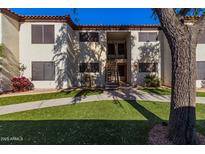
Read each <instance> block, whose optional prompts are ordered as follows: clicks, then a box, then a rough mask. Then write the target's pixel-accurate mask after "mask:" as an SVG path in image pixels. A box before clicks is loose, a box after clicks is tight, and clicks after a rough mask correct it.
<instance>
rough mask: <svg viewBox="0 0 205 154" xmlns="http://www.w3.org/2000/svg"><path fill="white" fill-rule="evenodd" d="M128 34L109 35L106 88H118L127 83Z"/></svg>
mask: <svg viewBox="0 0 205 154" xmlns="http://www.w3.org/2000/svg"><path fill="white" fill-rule="evenodd" d="M127 37H128V33H117V32H115V33H114V32H112V33H108V34H107V39H108V41H107V63H106V69H105V74H106V79H105V80H106V87H118V86H120V85H125V84H126V83H127V72H128V71H127Z"/></svg>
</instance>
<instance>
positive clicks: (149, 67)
mask: <svg viewBox="0 0 205 154" xmlns="http://www.w3.org/2000/svg"><path fill="white" fill-rule="evenodd" d="M157 66H158V64H157V63H139V72H157Z"/></svg>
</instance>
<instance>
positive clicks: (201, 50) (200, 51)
mask: <svg viewBox="0 0 205 154" xmlns="http://www.w3.org/2000/svg"><path fill="white" fill-rule="evenodd" d="M196 61H205V44H198V45H197V48H196ZM204 69H205V68H204ZM204 79H205V76H204ZM204 83H205V80H197V81H196V87H197V88H201V87H204Z"/></svg>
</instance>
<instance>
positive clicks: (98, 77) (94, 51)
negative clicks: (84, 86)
mask: <svg viewBox="0 0 205 154" xmlns="http://www.w3.org/2000/svg"><path fill="white" fill-rule="evenodd" d="M79 32H85V31H76V32H75V34H76V40H77V43H78V50H77V53H78V55H77V57H76V58H77V65H78V66H77V68H76V69H77V71H78V79H79V81H78V85H79V86H81V83H82V82H81V80H83V73H80V72H79V64H80V63H82V62H88V63H90V62H98V63H99V67H100V68H99V72H97V73H90V74H91V76H92V77H93V79H94V81H93V82H94V83H93V84H92V85H93V86H98V87H103V86H104V84H105V64H106V58H107V57H106V52H107V34H106V32H105V31H97V32H98V33H99V42H79ZM86 32H87V31H86ZM89 32H92V31H89ZM95 32H96V31H95Z"/></svg>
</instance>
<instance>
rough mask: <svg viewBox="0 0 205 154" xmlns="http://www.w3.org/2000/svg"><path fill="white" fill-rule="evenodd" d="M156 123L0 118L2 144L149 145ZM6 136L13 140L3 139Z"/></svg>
mask: <svg viewBox="0 0 205 154" xmlns="http://www.w3.org/2000/svg"><path fill="white" fill-rule="evenodd" d="M154 124H155V123H150V122H149V121H143V120H142V121H138V120H43V121H1V122H0V125H1V132H0V137H1V140H0V144H54V145H55V144H77V145H79V144H88V145H89V144H91V145H93V144H98V145H99V144H100V145H101V144H108V145H110V144H146V140H147V136H148V131H149V130H150V129H151V128H152V127H153V126H154ZM6 137H10V138H11V139H10V140H6V141H4V140H3V138H6ZM12 137H14V138H15V137H16V138H17V139H18V138H20V139H19V140H14V139H12ZM22 139H23V140H22Z"/></svg>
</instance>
